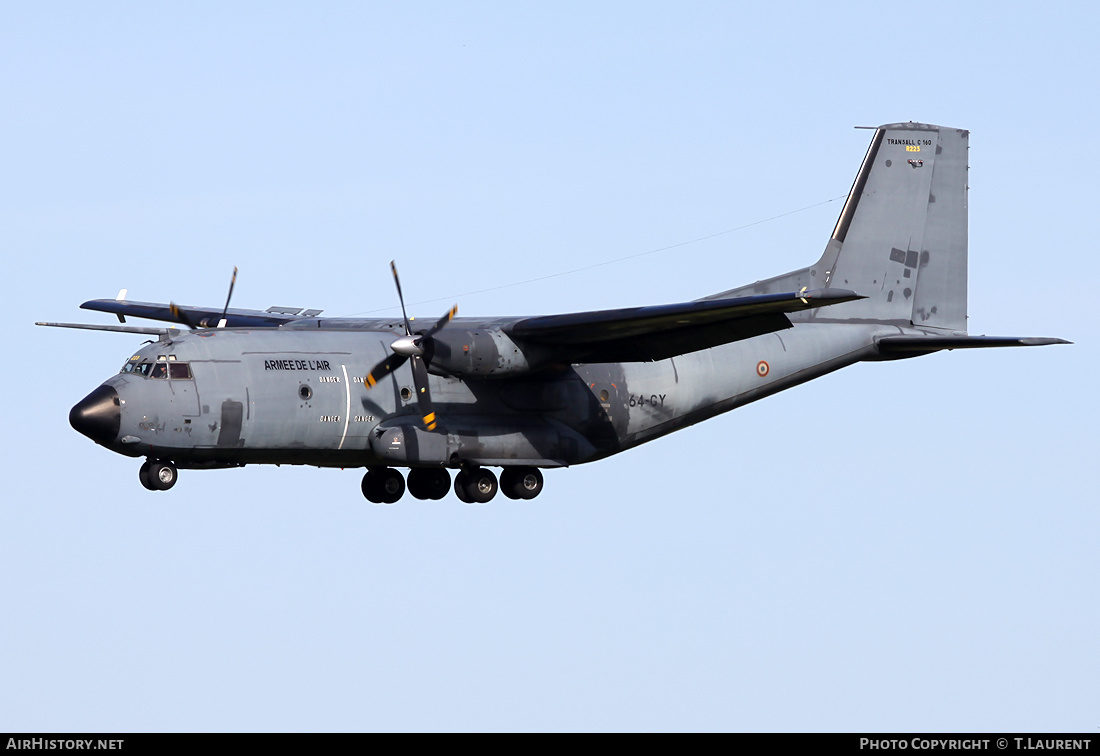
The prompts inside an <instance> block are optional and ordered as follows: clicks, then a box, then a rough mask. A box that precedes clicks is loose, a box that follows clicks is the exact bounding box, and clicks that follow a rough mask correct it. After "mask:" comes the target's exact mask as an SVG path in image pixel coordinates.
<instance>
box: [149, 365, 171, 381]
mask: <svg viewBox="0 0 1100 756" xmlns="http://www.w3.org/2000/svg"><path fill="white" fill-rule="evenodd" d="M149 377H150V378H167V377H168V363H167V362H158V363H157V364H155V365H153V372H152V373H150V375H149Z"/></svg>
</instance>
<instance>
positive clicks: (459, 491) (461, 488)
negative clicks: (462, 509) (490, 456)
mask: <svg viewBox="0 0 1100 756" xmlns="http://www.w3.org/2000/svg"><path fill="white" fill-rule="evenodd" d="M466 478H467V476H466V471H465V470H463V471H462V472H460V473H459V474H458V475H456V476H455V496H457V497H458V500H459V501H461V502H462V503H463V504H473V503H474V502H473V501H472V500H471V499H470V497H468V496H467V495H466V482H467V481H466Z"/></svg>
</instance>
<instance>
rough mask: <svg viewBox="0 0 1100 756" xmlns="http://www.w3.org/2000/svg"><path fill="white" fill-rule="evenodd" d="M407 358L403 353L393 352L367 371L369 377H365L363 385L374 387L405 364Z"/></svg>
mask: <svg viewBox="0 0 1100 756" xmlns="http://www.w3.org/2000/svg"><path fill="white" fill-rule="evenodd" d="M407 359H409V358H408V357H406V356H405V355H403V354H391V355H390V356H389V357H387V358H386V359H384V360H382V361H381V362H379V363H378V364H377V365H375V366H374V367H373V368H371V371H370V372H369V373H367V377H366V378H364V379H363V385H364V386H366V387H367V388H373V387H374V386H375V385H376V384H377V383H378V382H379V381H380V380H382V379H383V378H385V377H386V376H387V375H389V374H390V373H392V372H393V371H394V370H397V368H399V367H401V366H402V365H404V364H405V360H407Z"/></svg>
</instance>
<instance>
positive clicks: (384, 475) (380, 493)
mask: <svg viewBox="0 0 1100 756" xmlns="http://www.w3.org/2000/svg"><path fill="white" fill-rule="evenodd" d="M361 488H362V489H363V496H365V497H366V499H367V501H369V502H370V503H372V504H395V503H396V502H397V500H398V499H400V498H401V496H402V495H403V494H404V493H405V479H404V478H402V477H401V473H399V472H397V470H394V469H392V468H389V467H383V468H375V469H373V470H367V473H366V474H365V475H364V476H363V484H362V486H361Z"/></svg>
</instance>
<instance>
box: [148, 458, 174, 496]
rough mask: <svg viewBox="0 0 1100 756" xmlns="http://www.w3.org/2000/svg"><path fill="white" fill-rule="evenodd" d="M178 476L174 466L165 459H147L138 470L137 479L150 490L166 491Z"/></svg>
mask: <svg viewBox="0 0 1100 756" xmlns="http://www.w3.org/2000/svg"><path fill="white" fill-rule="evenodd" d="M178 478H179V472H178V471H177V470H176V466H175V465H173V464H172V463H171V462H167V461H165V460H160V459H147V460H145V462H144V463H143V464H142V466H141V468H140V469H139V470H138V480H140V481H141V485H143V486H144V487H145V488H147V489H148V490H150V491H167V490H168V489H169V488H171V487H172V486H174V485H176V480H177V479H178Z"/></svg>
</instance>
